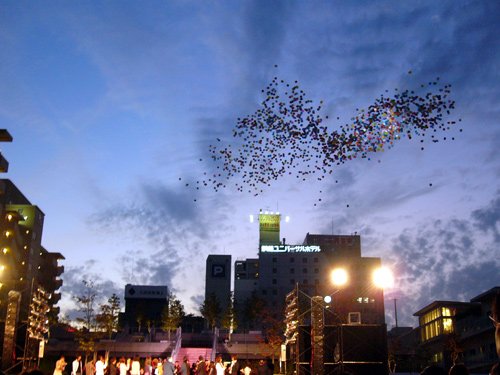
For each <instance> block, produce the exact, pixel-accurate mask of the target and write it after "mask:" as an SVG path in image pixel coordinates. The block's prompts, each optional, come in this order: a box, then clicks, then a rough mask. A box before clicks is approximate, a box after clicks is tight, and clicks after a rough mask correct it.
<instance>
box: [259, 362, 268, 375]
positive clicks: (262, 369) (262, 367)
mask: <svg viewBox="0 0 500 375" xmlns="http://www.w3.org/2000/svg"><path fill="white" fill-rule="evenodd" d="M267 370H268V367H267V363H266V362H264V360H262V359H261V360H260V361H259V366H257V374H258V375H268V373H267Z"/></svg>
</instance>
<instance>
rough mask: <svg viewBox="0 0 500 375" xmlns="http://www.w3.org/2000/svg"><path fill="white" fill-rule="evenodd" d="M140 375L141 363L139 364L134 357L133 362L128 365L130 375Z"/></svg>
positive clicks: (137, 357)
mask: <svg viewBox="0 0 500 375" xmlns="http://www.w3.org/2000/svg"><path fill="white" fill-rule="evenodd" d="M140 373H141V362H139V356H138V355H136V356H134V360H133V361H132V364H131V365H130V375H139V374H140Z"/></svg>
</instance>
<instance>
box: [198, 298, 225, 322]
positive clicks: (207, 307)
mask: <svg viewBox="0 0 500 375" xmlns="http://www.w3.org/2000/svg"><path fill="white" fill-rule="evenodd" d="M221 310H222V309H221V307H220V301H219V299H218V298H217V296H216V295H215V293H210V294H209V295H208V297H207V298H205V301H203V303H202V305H201V307H200V313H201V315H202V316H203V317H204V318H205V320H206V321H207V324H208V325H209V326H210V329H214V328H215V325H216V324H217V320H218V319H219V315H220V313H221Z"/></svg>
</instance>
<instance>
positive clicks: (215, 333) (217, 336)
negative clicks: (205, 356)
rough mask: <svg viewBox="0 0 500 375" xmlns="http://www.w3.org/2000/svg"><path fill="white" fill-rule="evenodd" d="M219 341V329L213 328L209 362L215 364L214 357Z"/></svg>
mask: <svg viewBox="0 0 500 375" xmlns="http://www.w3.org/2000/svg"><path fill="white" fill-rule="evenodd" d="M218 341H219V329H218V328H217V327H215V328H214V339H213V342H212V354H211V355H210V361H212V362H215V355H216V354H217V342H218Z"/></svg>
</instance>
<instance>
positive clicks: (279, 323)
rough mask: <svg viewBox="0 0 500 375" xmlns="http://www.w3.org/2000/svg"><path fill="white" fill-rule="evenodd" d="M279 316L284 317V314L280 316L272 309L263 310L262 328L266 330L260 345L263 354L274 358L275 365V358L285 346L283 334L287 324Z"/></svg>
mask: <svg viewBox="0 0 500 375" xmlns="http://www.w3.org/2000/svg"><path fill="white" fill-rule="evenodd" d="M278 316H283V314H278V313H277V312H276V311H273V310H270V309H266V308H265V309H263V312H262V323H263V326H262V328H263V330H264V337H263V338H260V339H259V344H258V346H259V347H260V348H261V350H262V354H263V355H264V356H269V357H272V359H273V363H274V359H275V357H276V356H277V355H279V353H280V350H281V344H283V335H282V332H283V331H284V327H283V325H284V324H285V323H284V321H283V320H282V319H278Z"/></svg>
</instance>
